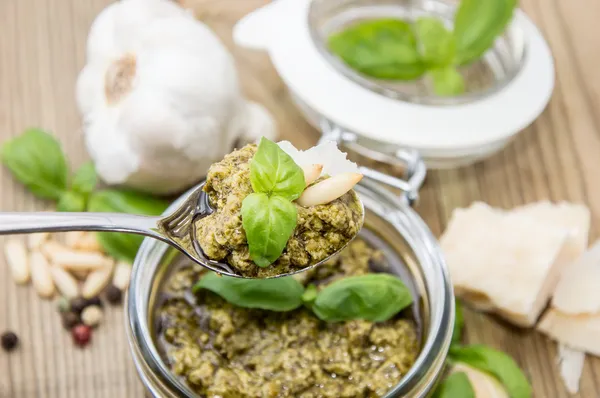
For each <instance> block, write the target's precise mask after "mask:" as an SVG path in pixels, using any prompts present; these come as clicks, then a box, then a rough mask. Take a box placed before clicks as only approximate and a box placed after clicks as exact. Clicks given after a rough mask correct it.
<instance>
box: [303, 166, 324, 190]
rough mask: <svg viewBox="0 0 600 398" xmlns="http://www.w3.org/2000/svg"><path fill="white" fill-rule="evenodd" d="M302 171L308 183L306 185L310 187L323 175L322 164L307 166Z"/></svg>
mask: <svg viewBox="0 0 600 398" xmlns="http://www.w3.org/2000/svg"><path fill="white" fill-rule="evenodd" d="M302 171H304V181H305V182H306V185H307V186H308V185H310V184H312V183H313V182H314V181H315V180H316V179H317V178H319V176H320V175H321V172H322V171H323V165H322V164H311V165H307V166H304V167H303V168H302Z"/></svg>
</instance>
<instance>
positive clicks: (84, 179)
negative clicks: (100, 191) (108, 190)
mask: <svg viewBox="0 0 600 398" xmlns="http://www.w3.org/2000/svg"><path fill="white" fill-rule="evenodd" d="M97 182H98V176H97V175H96V168H95V167H94V163H92V162H87V163H84V164H83V165H82V166H81V167H79V169H77V171H76V172H75V176H73V182H72V183H71V189H72V190H73V191H76V192H79V193H83V194H90V193H92V191H93V190H94V188H95V187H96V183H97Z"/></svg>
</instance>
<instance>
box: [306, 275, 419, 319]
mask: <svg viewBox="0 0 600 398" xmlns="http://www.w3.org/2000/svg"><path fill="white" fill-rule="evenodd" d="M412 300H413V299H412V297H411V294H410V291H409V290H408V288H407V287H406V285H404V283H403V282H402V281H401V280H400V279H398V278H397V277H395V276H393V275H390V274H383V273H382V274H369V275H360V276H352V277H348V278H344V279H340V280H338V281H335V282H333V283H332V284H331V285H329V286H327V287H326V288H324V289H323V290H321V291H320V292H319V294H317V298H316V299H315V300H314V302H313V304H312V306H311V308H312V310H313V312H314V313H315V315H317V317H319V318H320V319H322V320H324V321H327V322H340V321H348V320H352V319H364V320H367V321H371V322H384V321H387V320H388V319H390V318H391V317H393V316H394V315H396V314H397V313H398V312H400V311H401V310H403V309H404V308H406V307H407V306H409V305H410V304H411V303H412Z"/></svg>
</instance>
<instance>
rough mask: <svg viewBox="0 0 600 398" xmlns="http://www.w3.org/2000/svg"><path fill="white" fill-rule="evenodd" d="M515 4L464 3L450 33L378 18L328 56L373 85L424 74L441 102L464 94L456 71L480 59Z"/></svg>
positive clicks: (501, 0)
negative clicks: (377, 81) (371, 81)
mask: <svg viewBox="0 0 600 398" xmlns="http://www.w3.org/2000/svg"><path fill="white" fill-rule="evenodd" d="M516 5H517V1H516V0H462V1H461V2H460V4H459V6H458V10H457V12H456V15H455V18H454V23H453V30H450V29H448V28H446V26H445V25H444V23H443V22H442V21H441V20H440V19H439V18H436V17H421V18H418V19H417V20H416V21H415V22H414V23H408V22H405V21H401V20H399V19H390V18H382V19H375V20H368V21H363V22H359V23H357V24H354V25H352V26H350V27H348V28H346V29H344V30H342V31H340V32H336V33H334V34H332V35H331V36H330V37H329V39H328V46H329V49H330V51H331V52H332V53H333V54H335V55H337V56H338V57H339V58H341V59H342V60H343V61H344V62H345V63H346V64H347V65H348V66H350V67H351V68H353V69H355V70H356V71H358V72H360V73H362V74H364V75H366V76H370V77H374V78H376V79H385V80H414V79H417V78H419V77H421V76H423V75H424V74H425V73H427V75H428V76H429V77H430V79H431V80H432V83H433V89H434V91H435V92H436V93H437V94H438V95H441V96H450V95H458V94H461V93H463V92H464V91H465V82H464V79H463V76H462V74H461V73H460V72H459V71H458V69H457V68H458V67H460V66H463V65H467V64H470V63H472V62H474V61H476V60H477V59H479V58H480V57H481V56H483V54H484V53H485V52H486V51H487V50H488V49H489V48H490V47H491V46H492V45H493V44H494V41H495V39H496V37H498V36H499V35H500V34H502V32H503V31H504V29H505V27H506V25H507V24H508V23H509V22H510V20H511V19H512V16H513V12H514V9H515V7H516Z"/></svg>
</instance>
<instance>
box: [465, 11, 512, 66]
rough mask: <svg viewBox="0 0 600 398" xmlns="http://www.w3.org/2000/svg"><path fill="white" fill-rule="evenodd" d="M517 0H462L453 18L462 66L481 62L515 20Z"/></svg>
mask: <svg viewBox="0 0 600 398" xmlns="http://www.w3.org/2000/svg"><path fill="white" fill-rule="evenodd" d="M516 6H517V0H485V1H482V0H462V1H461V2H460V6H459V7H458V10H457V12H456V15H455V17H454V37H455V38H456V55H457V62H458V64H459V65H465V64H468V63H470V62H473V61H475V60H477V59H479V58H480V57H481V56H482V55H483V54H484V53H485V52H486V51H487V50H488V49H489V48H490V47H491V46H492V45H493V44H494V41H495V40H496V37H497V36H499V35H500V34H502V32H503V31H504V29H505V28H506V25H507V24H508V23H509V22H510V20H511V19H512V17H513V12H514V9H515V7H516Z"/></svg>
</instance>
